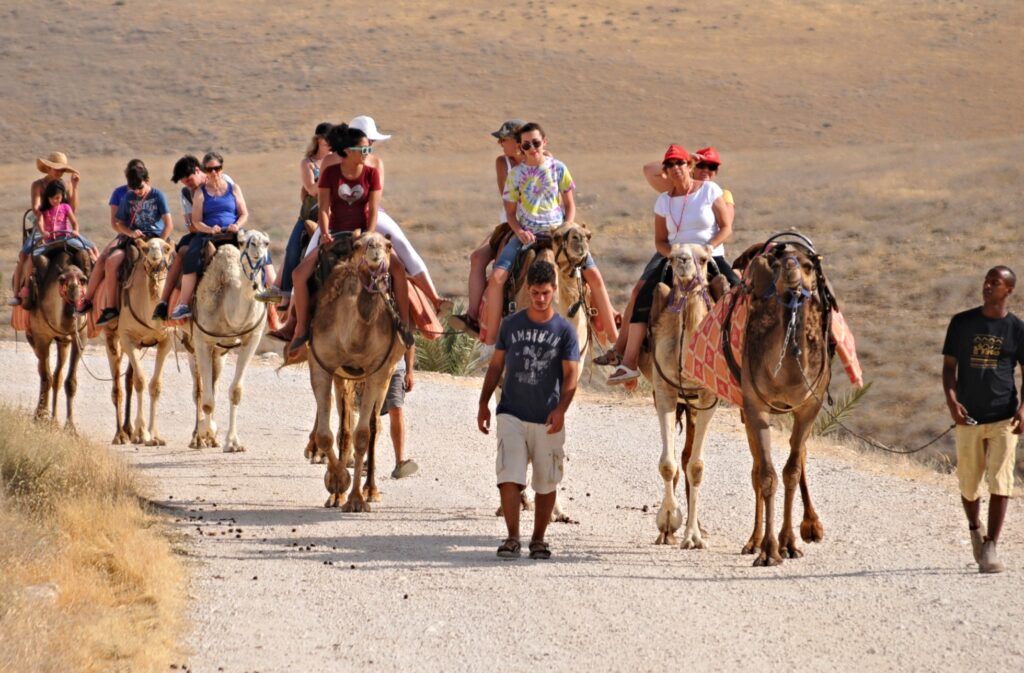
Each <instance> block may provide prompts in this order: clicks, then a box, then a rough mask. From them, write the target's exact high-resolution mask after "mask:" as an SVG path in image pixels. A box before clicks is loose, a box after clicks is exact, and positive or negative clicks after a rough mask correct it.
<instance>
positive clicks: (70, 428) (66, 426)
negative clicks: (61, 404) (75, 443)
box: [64, 421, 78, 437]
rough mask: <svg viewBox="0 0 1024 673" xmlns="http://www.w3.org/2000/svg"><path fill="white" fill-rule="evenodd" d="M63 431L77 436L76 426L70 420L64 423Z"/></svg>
mask: <svg viewBox="0 0 1024 673" xmlns="http://www.w3.org/2000/svg"><path fill="white" fill-rule="evenodd" d="M64 432H66V433H68V434H69V435H71V436H72V437H78V428H76V427H75V424H74V423H72V422H71V421H68V422H67V423H65V424H64Z"/></svg>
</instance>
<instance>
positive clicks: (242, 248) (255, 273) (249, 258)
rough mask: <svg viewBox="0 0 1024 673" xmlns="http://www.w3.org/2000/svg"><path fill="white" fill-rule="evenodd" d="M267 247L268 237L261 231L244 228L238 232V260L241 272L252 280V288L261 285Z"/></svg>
mask: <svg viewBox="0 0 1024 673" xmlns="http://www.w3.org/2000/svg"><path fill="white" fill-rule="evenodd" d="M269 249H270V237H269V236H267V235H266V234H264V233H263V232H262V231H256V230H254V229H246V230H245V231H242V232H240V233H239V234H238V252H239V262H240V263H241V264H242V272H243V273H244V274H245V276H246V278H248V279H249V280H251V281H252V283H253V288H254V289H255V288H257V287H263V273H262V271H263V267H264V266H265V265H266V260H267V250H269Z"/></svg>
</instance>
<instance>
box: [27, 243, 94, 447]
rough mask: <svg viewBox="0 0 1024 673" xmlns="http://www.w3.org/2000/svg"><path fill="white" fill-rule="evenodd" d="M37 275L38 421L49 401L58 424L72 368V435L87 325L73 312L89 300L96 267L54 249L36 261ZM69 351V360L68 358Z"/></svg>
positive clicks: (32, 334) (32, 329) (84, 257)
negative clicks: (87, 288) (53, 352)
mask: <svg viewBox="0 0 1024 673" xmlns="http://www.w3.org/2000/svg"><path fill="white" fill-rule="evenodd" d="M34 262H35V266H36V272H35V273H34V274H33V276H32V278H30V279H29V302H28V306H27V308H29V329H28V336H27V338H28V342H29V343H30V344H31V345H32V350H34V351H35V354H36V359H37V361H38V363H39V403H38V404H37V405H36V413H35V416H36V419H38V420H43V419H45V418H46V417H47V415H48V414H47V401H48V398H50V397H51V391H52V401H51V403H50V410H49V416H50V417H51V419H52V421H53V422H56V421H57V393H58V391H59V390H60V378H61V373H62V372H63V370H64V363H65V362H67V364H68V374H67V378H66V379H65V380H64V396H65V398H66V402H67V419H66V421H65V423H64V427H65V429H67V430H69V431H72V432H74V430H75V418H74V399H75V392H76V390H77V388H78V361H79V359H80V358H81V356H82V353H81V348H82V345H83V344H84V343H85V337H86V335H85V329H86V320H85V319H84V318H81V319H80V318H77V317H76V316H75V309H76V308H77V307H78V304H79V302H80V301H81V299H82V297H83V296H84V295H85V286H86V284H87V283H88V275H87V274H88V272H89V271H91V270H92V262H91V260H90V259H89V256H88V254H87V253H86V254H81V251H78V250H75V249H73V248H71V247H69V246H66V245H64V244H54V245H51V246H50V250H48V251H47V252H46V253H44V254H42V255H38V256H36V257H35V258H34ZM52 344H56V345H57V364H56V367H55V369H54V371H53V372H52V373H51V372H50V346H51V345H52ZM69 351H70V357H69Z"/></svg>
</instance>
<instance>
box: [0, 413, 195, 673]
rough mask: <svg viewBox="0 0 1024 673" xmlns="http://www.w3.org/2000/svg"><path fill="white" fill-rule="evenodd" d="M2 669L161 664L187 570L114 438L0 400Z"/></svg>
mask: <svg viewBox="0 0 1024 673" xmlns="http://www.w3.org/2000/svg"><path fill="white" fill-rule="evenodd" d="M0 428H2V430H0V479H2V482H0V485H2V492H0V526H2V528H3V530H4V531H5V534H4V536H3V537H2V538H0V568H2V571H0V671H2V672H4V673H6V672H7V671H11V672H13V671H18V672H19V673H20V672H30V671H40V672H43V671H164V670H167V667H168V665H169V663H170V662H171V660H172V656H173V655H174V654H175V647H176V645H175V643H176V640H177V636H178V634H179V631H180V627H181V625H182V613H183V609H184V593H183V572H182V568H181V565H180V563H179V562H178V561H177V560H176V559H175V558H174V555H173V552H172V549H171V545H170V543H169V541H168V539H167V537H166V535H165V534H164V533H163V532H162V531H161V530H160V526H159V520H158V518H157V517H156V516H154V515H153V514H152V513H150V512H148V511H146V510H145V509H144V508H143V506H142V504H141V502H142V501H141V500H140V498H139V496H138V491H137V483H136V479H135V478H134V476H133V474H132V473H131V471H130V470H129V468H128V466H127V465H125V464H124V463H123V462H122V461H121V460H120V459H119V458H117V457H116V456H115V455H113V454H112V453H110V452H109V451H108V450H107V449H105V448H103V447H100V446H97V445H95V444H92V443H90V442H87V441H85V440H81V439H77V438H73V437H70V436H68V435H66V434H63V433H60V432H57V431H54V430H48V429H43V428H40V427H38V426H35V425H33V424H32V423H31V422H30V421H29V420H28V419H27V418H25V416H24V414H23V413H22V412H19V411H15V410H12V409H8V408H0Z"/></svg>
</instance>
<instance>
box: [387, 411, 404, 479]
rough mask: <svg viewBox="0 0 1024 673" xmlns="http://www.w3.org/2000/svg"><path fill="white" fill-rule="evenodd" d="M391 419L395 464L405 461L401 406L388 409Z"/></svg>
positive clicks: (389, 418)
mask: <svg viewBox="0 0 1024 673" xmlns="http://www.w3.org/2000/svg"><path fill="white" fill-rule="evenodd" d="M388 420H390V421H391V445H392V446H393V447H395V465H401V464H402V463H403V462H405V421H404V419H403V418H402V407H395V408H394V409H391V410H389V411H388Z"/></svg>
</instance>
